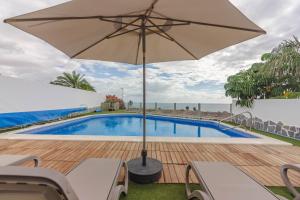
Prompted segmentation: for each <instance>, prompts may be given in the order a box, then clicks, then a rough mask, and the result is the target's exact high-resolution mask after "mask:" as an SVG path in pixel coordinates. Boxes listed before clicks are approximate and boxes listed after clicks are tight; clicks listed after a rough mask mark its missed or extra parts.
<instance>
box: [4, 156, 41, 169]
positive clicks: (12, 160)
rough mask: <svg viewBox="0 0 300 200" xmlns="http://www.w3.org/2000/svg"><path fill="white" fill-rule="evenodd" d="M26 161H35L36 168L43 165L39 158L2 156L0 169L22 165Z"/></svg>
mask: <svg viewBox="0 0 300 200" xmlns="http://www.w3.org/2000/svg"><path fill="white" fill-rule="evenodd" d="M26 161H33V162H34V166H35V167H38V166H39V165H40V163H41V161H40V159H39V158H38V157H37V156H31V155H0V167H3V166H12V165H21V164H23V163H25V162H26Z"/></svg>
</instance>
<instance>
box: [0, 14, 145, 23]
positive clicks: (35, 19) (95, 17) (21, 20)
mask: <svg viewBox="0 0 300 200" xmlns="http://www.w3.org/2000/svg"><path fill="white" fill-rule="evenodd" d="M120 17H123V18H135V17H140V15H116V16H101V15H96V16H85V17H84V16H83V17H76V16H70V17H38V18H17V19H14V18H12V19H5V20H4V22H5V23H11V22H27V21H50V20H56V21H60V20H79V19H105V18H107V19H109V18H120Z"/></svg>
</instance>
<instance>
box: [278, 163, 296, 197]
mask: <svg viewBox="0 0 300 200" xmlns="http://www.w3.org/2000/svg"><path fill="white" fill-rule="evenodd" d="M290 169H291V170H295V171H297V172H299V173H300V164H286V165H283V166H281V168H280V175H281V178H282V180H283V182H284V184H285V185H286V187H287V188H288V190H289V191H290V192H291V193H292V194H293V195H294V196H295V200H300V193H299V192H298V191H297V190H296V188H295V186H294V185H293V184H292V182H291V181H290V179H289V177H288V174H287V173H288V170H290Z"/></svg>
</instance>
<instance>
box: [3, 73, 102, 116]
mask: <svg viewBox="0 0 300 200" xmlns="http://www.w3.org/2000/svg"><path fill="white" fill-rule="evenodd" d="M103 101H104V96H102V95H100V94H98V93H95V92H88V91H84V90H79V89H73V88H67V87H62V86H55V85H51V84H42V83H39V82H32V81H25V80H22V79H16V78H9V77H3V76H0V113H11V112H27V111H43V110H56V109H69V108H80V107H88V108H92V107H96V106H100V104H101V102H103Z"/></svg>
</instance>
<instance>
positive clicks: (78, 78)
mask: <svg viewBox="0 0 300 200" xmlns="http://www.w3.org/2000/svg"><path fill="white" fill-rule="evenodd" d="M84 76H85V75H82V74H80V73H76V72H75V71H72V73H67V72H64V73H63V75H61V76H58V77H56V80H54V81H51V82H50V84H53V85H61V86H65V87H71V88H78V89H82V90H87V91H93V92H96V90H95V88H94V87H93V86H92V85H91V84H90V83H89V82H88V81H87V80H86V79H85V78H84Z"/></svg>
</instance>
